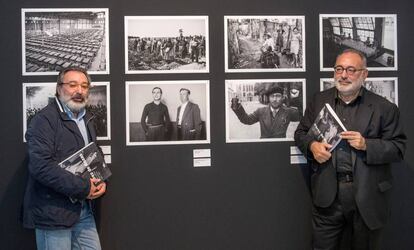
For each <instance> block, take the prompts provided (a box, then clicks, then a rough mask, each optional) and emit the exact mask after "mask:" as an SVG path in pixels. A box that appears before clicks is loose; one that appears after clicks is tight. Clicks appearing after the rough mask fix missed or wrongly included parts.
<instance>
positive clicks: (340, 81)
mask: <svg viewBox="0 0 414 250" xmlns="http://www.w3.org/2000/svg"><path fill="white" fill-rule="evenodd" d="M335 82H336V83H352V81H350V80H342V79H338V80H336V81H335Z"/></svg>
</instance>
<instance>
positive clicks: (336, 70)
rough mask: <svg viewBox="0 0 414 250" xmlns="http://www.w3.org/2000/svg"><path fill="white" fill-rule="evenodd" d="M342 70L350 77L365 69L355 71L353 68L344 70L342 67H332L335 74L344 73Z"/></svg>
mask: <svg viewBox="0 0 414 250" xmlns="http://www.w3.org/2000/svg"><path fill="white" fill-rule="evenodd" d="M344 70H345V71H346V73H347V74H348V75H350V76H352V75H353V74H355V73H356V72H357V71H362V70H366V69H357V68H355V67H352V66H351V67H347V68H344V67H342V66H335V67H334V71H335V73H336V74H342V73H343V72H344Z"/></svg>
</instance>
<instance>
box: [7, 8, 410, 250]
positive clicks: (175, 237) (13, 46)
mask: <svg viewBox="0 0 414 250" xmlns="http://www.w3.org/2000/svg"><path fill="white" fill-rule="evenodd" d="M0 6H1V8H0V31H1V39H0V50H1V52H0V55H1V56H0V58H1V59H0V65H1V66H0V70H1V80H0V81H1V91H0V96H1V97H0V107H1V119H0V128H1V140H0V152H1V153H0V170H1V180H0V249H7V250H8V249H35V241H34V233H33V231H30V230H26V229H23V228H22V227H21V224H20V223H19V221H18V217H19V212H20V205H21V202H22V197H23V192H24V187H25V181H26V177H27V169H26V163H27V158H26V145H25V144H24V143H23V142H22V141H23V140H22V126H23V125H22V124H23V123H22V112H23V111H22V102H23V100H22V83H23V82H50V81H54V80H55V77H54V76H24V77H23V76H22V68H21V67H22V66H21V55H22V52H21V8H63V7H71V8H78V7H82V8H88V7H95V8H109V32H110V41H109V42H110V44H109V46H110V74H109V75H97V76H93V79H94V80H95V81H110V82H111V85H110V88H111V92H110V93H111V115H112V117H111V121H112V123H111V126H112V131H111V137H112V140H111V141H109V142H105V143H106V144H109V145H111V146H112V170H113V177H112V178H111V181H110V184H109V186H108V191H107V194H106V195H105V197H104V198H103V199H102V200H101V202H100V205H101V208H100V215H99V220H98V221H99V231H100V236H101V240H102V244H103V248H104V249H111V250H112V249H121V250H123V249H145V250H152V249H154V250H156V249H157V250H158V249H171V250H172V249H180V250H182V249H194V250H198V249H200V250H201V249H208V250H214V249H282V250H290V249H291V250H302V249H309V246H310V241H311V223H310V209H311V203H310V202H311V200H310V196H309V193H308V189H307V185H306V180H305V178H304V176H306V169H303V170H304V171H302V168H303V166H302V167H301V166H292V165H290V151H289V150H290V146H291V145H293V142H274V143H240V144H226V143H225V114H224V112H225V109H224V105H225V95H224V93H225V92H224V80H225V79H243V78H247V79H257V78H264V79H265V78H270V79H272V78H306V80H307V84H306V87H307V91H306V93H307V96H308V97H310V96H311V95H312V94H313V93H316V92H317V91H319V84H320V82H319V79H320V78H326V77H331V73H329V72H320V70H319V14H321V13H322V14H335V13H342V14H397V15H398V17H397V21H398V56H399V57H398V66H399V67H398V70H397V71H388V72H383V71H380V72H372V73H371V74H370V76H372V77H398V78H399V81H398V82H399V107H400V109H401V112H402V115H403V119H404V125H405V128H406V132H407V135H408V137H409V139H410V140H409V145H408V149H407V155H406V160H405V161H404V162H403V163H400V164H395V167H394V169H393V170H394V171H393V172H394V189H393V197H392V202H393V203H392V215H391V219H390V223H389V225H388V227H387V230H386V232H387V234H386V241H385V243H384V249H391V250H393V249H397V250H409V249H414V237H413V235H414V212H413V211H414V192H413V190H414V173H413V171H412V169H414V147H413V146H412V145H413V143H412V139H413V138H414V133H413V132H412V128H413V127H414V112H413V111H412V107H414V98H412V96H413V93H414V86H413V82H412V75H411V72H412V69H413V65H414V60H413V58H414V52H413V50H412V49H413V44H414V32H413V29H412V23H413V21H414V19H413V13H414V8H413V3H412V2H411V1H409V0H388V1H385V0H348V1H327V0H320V1H307V0H286V1H280V0H272V1H270V0H263V1H248V0H239V1H236V0H227V1H223V0H208V1H207V0H204V1H202V0H182V1H166V0H152V1H142V0H136V1H133V0H117V1H109V0H88V1H78V0H72V1H67V0H64V1H50V0H48V1H46V0H36V1H33V0H32V1H23V0H15V1H5V0H1V5H0ZM128 15H129V16H134V15H208V16H209V31H210V62H211V64H210V73H208V74H162V75H125V74H124V72H125V69H124V31H123V30H124V16H128ZM224 15H305V18H306V64H307V65H306V72H297V73H243V74H242V73H237V74H225V73H224V27H223V26H224V25H223V16H224ZM186 79H187V80H191V79H196V80H210V98H211V100H210V103H211V107H210V110H211V143H210V144H208V145H164V146H135V147H127V146H126V145H125V144H126V142H125V86H124V83H125V81H142V80H186ZM194 148H211V150H212V167H210V168H193V166H192V162H193V158H192V150H193V149H194ZM303 173H305V175H303Z"/></svg>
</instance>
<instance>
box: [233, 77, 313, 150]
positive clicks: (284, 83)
mask: <svg viewBox="0 0 414 250" xmlns="http://www.w3.org/2000/svg"><path fill="white" fill-rule="evenodd" d="M305 89H306V88H305V79H256V80H226V142H228V143H232V142H266V141H292V140H293V133H294V131H295V129H296V126H297V125H298V123H299V120H300V119H301V118H302V115H303V111H304V108H305V104H306V101H305V98H306V94H305Z"/></svg>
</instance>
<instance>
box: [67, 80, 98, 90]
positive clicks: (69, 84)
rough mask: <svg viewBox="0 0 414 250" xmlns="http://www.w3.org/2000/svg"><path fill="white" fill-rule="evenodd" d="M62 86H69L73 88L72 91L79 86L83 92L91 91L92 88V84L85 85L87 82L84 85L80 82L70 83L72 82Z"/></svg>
mask: <svg viewBox="0 0 414 250" xmlns="http://www.w3.org/2000/svg"><path fill="white" fill-rule="evenodd" d="M61 84H62V85H63V84H66V85H68V86H69V88H72V89H75V88H77V87H79V86H80V87H81V89H83V90H89V89H90V88H91V84H90V83H85V82H84V83H78V82H75V81H70V82H62V83H61Z"/></svg>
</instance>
